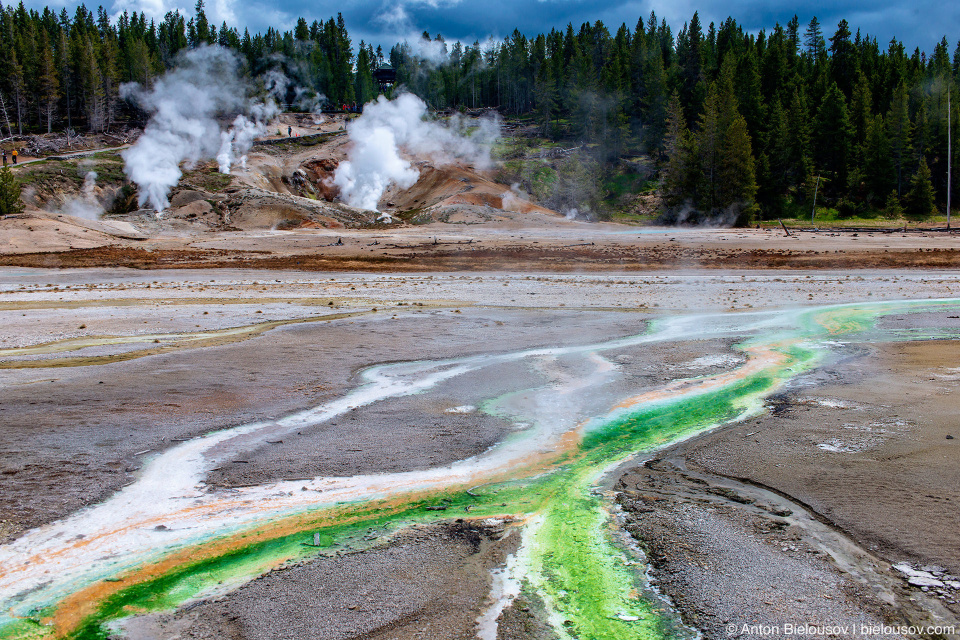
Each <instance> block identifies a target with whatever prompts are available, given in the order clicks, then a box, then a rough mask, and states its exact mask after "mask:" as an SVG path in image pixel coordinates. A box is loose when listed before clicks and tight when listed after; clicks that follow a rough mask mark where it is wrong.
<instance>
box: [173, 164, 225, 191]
mask: <svg viewBox="0 0 960 640" xmlns="http://www.w3.org/2000/svg"><path fill="white" fill-rule="evenodd" d="M232 183H233V176H231V175H229V174H226V173H220V169H219V167H217V166H216V165H215V164H213V163H208V164H206V165H203V166H199V167H197V168H196V169H193V170H190V171H185V172H184V173H183V177H182V178H181V179H180V187H181V188H193V189H202V190H204V191H209V192H211V193H217V192H219V191H223V190H224V189H226V188H227V187H229V186H230V185H231V184H232Z"/></svg>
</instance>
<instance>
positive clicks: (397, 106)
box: [333, 94, 500, 210]
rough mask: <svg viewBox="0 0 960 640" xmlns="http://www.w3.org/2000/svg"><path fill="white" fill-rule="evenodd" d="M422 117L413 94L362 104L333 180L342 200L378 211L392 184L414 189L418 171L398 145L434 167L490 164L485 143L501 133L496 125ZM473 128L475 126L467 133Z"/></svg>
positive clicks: (490, 121) (423, 110) (422, 106)
mask: <svg viewBox="0 0 960 640" xmlns="http://www.w3.org/2000/svg"><path fill="white" fill-rule="evenodd" d="M426 115H427V105H426V104H424V102H423V101H422V100H421V99H420V98H418V97H416V96H414V95H411V94H402V95H400V96H399V97H398V98H396V99H395V100H392V101H388V100H387V99H386V98H384V97H383V96H380V97H379V98H378V99H377V101H376V102H370V103H368V104H367V105H366V106H364V108H363V115H361V116H360V117H359V118H358V119H356V120H354V121H353V122H351V123H350V124H349V125H347V131H348V133H349V135H350V140H351V141H352V142H353V145H352V147H351V149H350V151H349V154H348V159H347V160H345V161H344V162H341V163H340V165H339V166H338V167H337V171H336V173H335V174H334V178H333V182H334V184H336V185H337V186H338V187H339V188H340V196H341V198H342V199H343V200H344V202H346V203H347V204H349V205H351V206H354V207H359V208H361V209H369V210H376V208H377V203H378V202H379V201H380V197H381V196H382V195H383V192H384V190H386V188H387V187H388V186H390V184H391V183H396V184H397V185H399V186H400V187H401V188H403V189H408V188H410V187H412V186H413V185H414V184H415V183H416V181H417V178H419V177H420V172H419V171H417V170H416V169H415V168H413V167H412V166H411V164H410V162H409V161H408V160H407V159H405V158H403V157H402V156H401V155H400V148H401V147H402V148H403V149H404V150H405V151H407V152H409V153H411V154H415V155H425V156H427V157H429V158H430V160H431V161H432V162H433V163H434V164H438V165H442V164H449V163H451V162H454V161H456V160H458V159H462V160H466V161H468V162H471V163H473V164H475V165H476V166H477V167H478V168H481V169H484V168H488V167H489V166H490V164H491V161H490V149H489V145H490V144H491V143H493V142H494V141H495V140H496V139H497V138H498V137H499V135H500V124H499V121H497V120H494V119H481V120H479V121H473V122H469V121H467V120H466V119H464V118H462V117H460V116H455V117H453V118H451V119H450V122H449V123H447V124H441V123H439V122H436V121H428V120H425V119H424V118H425V116H426ZM471 124H474V125H476V126H475V128H473V130H472V131H468V128H469V125H471Z"/></svg>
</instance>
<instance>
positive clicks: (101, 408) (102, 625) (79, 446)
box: [0, 268, 960, 638]
mask: <svg viewBox="0 0 960 640" xmlns="http://www.w3.org/2000/svg"><path fill="white" fill-rule="evenodd" d="M0 274H2V277H0V282H2V285H0V380H2V384H0V389H2V391H0V421H2V424H3V429H2V431H0V450H2V452H3V456H2V460H3V462H2V464H3V467H2V469H0V473H2V478H3V483H2V490H0V534H2V537H3V545H2V546H0V601H2V603H3V606H2V608H0V637H4V638H7V637H9V638H26V637H90V638H93V637H106V636H109V635H115V636H116V637H130V638H181V637H201V638H202V637H209V638H223V637H228V638H407V637H410V638H412V637H430V638H461V637H462V638H474V637H480V638H556V637H560V638H564V637H570V638H637V637H643V638H660V637H691V638H692V637H697V635H698V634H700V635H702V636H704V637H729V636H731V635H734V634H731V633H730V632H729V629H730V628H735V629H737V630H738V634H737V635H740V632H739V630H740V629H742V628H743V626H744V625H747V626H749V625H755V624H761V623H769V624H783V623H786V622H797V621H802V622H806V623H809V624H811V625H838V626H842V625H850V626H851V628H853V627H856V628H867V627H869V628H873V627H877V628H879V629H880V633H877V634H873V635H879V636H882V637H908V636H910V635H911V633H909V632H901V631H900V629H901V627H903V628H906V627H908V626H910V625H915V626H923V627H924V628H925V629H926V628H929V629H936V630H937V631H942V633H940V635H942V636H950V635H952V634H953V632H952V631H950V629H949V628H950V625H952V624H954V622H955V621H956V618H957V615H958V612H960V608H958V605H957V600H958V599H960V582H958V579H957V578H956V577H955V576H958V575H960V554H958V551H957V550H958V549H960V534H958V528H957V527H956V522H957V511H956V509H957V506H956V505H957V500H960V473H958V471H957V465H956V460H957V456H958V453H957V449H956V447H957V446H958V445H957V444H956V443H957V439H956V438H957V437H960V428H957V422H956V407H957V406H958V405H957V396H956V389H957V385H958V383H960V368H958V367H960V363H958V361H957V358H956V355H957V354H958V345H960V319H958V317H960V274H958V273H956V272H952V271H947V272H943V271H925V270H910V271H903V272H896V273H895V272H892V271H888V270H877V271H870V270H862V271H856V272H849V271H847V272H831V271H780V272H764V271H736V272H733V273H724V272H720V271H714V270H673V271H654V272H646V273H636V272H633V273H626V272H624V273H616V272H607V273H602V274H569V273H567V274H556V273H553V274H551V273H515V272H483V273H462V272H457V273H446V272H435V273H402V274H401V273H376V274H371V273H366V274H361V273H356V274H354V273H322V272H312V273H307V272H297V271H269V270H226V269H205V270H193V271H191V270H174V269H171V270H163V271H154V272H142V271H134V270H127V269H61V270H48V269H43V268H30V269H27V268H3V269H2V271H0ZM954 585H956V586H954ZM730 625H733V627H731V626H730ZM884 625H886V626H884ZM933 635H936V634H935V633H934V634H933Z"/></svg>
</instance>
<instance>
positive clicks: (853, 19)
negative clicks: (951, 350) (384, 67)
mask: <svg viewBox="0 0 960 640" xmlns="http://www.w3.org/2000/svg"><path fill="white" fill-rule="evenodd" d="M109 1H112V5H111V4H109ZM109 1H108V3H105V6H107V8H108V9H112V10H113V11H115V12H119V11H121V10H123V9H127V10H138V11H141V10H142V11H145V12H146V13H147V15H148V16H151V17H154V18H156V19H161V18H162V16H163V14H164V13H165V12H166V11H168V10H172V9H175V8H179V9H180V10H181V12H182V13H185V14H186V15H191V14H192V13H193V6H192V5H193V0H109ZM26 4H27V5H28V6H31V7H34V8H40V7H42V6H44V4H45V3H44V2H43V0H26ZM49 4H50V6H55V7H57V8H59V7H61V6H66V7H67V8H68V9H69V10H72V8H73V7H75V6H76V1H75V0H53V2H51V3H49ZM96 4H97V2H96V1H95V0H91V2H90V3H89V5H90V7H91V8H92V7H93V6H94V5H96ZM206 4H207V13H208V15H209V16H210V18H211V19H212V20H215V21H216V22H217V23H218V24H219V23H220V22H221V21H223V20H226V22H227V23H228V24H231V25H233V26H238V27H240V28H241V30H242V29H243V28H244V27H249V28H250V30H251V31H252V32H255V31H262V30H264V29H266V28H267V27H268V26H273V27H278V28H281V29H290V28H292V27H293V25H294V24H295V23H296V19H297V18H298V17H300V16H303V17H304V18H306V19H307V21H308V22H312V21H313V20H326V19H328V18H330V17H331V16H335V15H336V14H337V12H338V11H339V12H342V13H343V16H344V19H345V20H346V23H347V27H348V29H349V30H350V34H351V36H352V38H353V40H354V43H358V42H359V41H360V40H361V39H362V40H365V41H367V42H372V43H374V44H382V45H383V46H384V48H385V49H388V48H389V47H390V46H391V45H392V44H393V43H394V42H396V40H397V39H398V38H401V39H402V38H404V37H411V36H413V35H415V34H418V33H420V32H422V31H424V30H426V31H429V32H430V34H431V35H433V34H436V33H441V34H443V36H444V37H445V38H446V39H447V40H461V41H463V42H473V41H475V40H479V41H483V40H485V39H487V38H489V37H491V36H492V37H495V38H504V37H506V36H508V35H510V34H511V33H512V32H513V30H514V29H519V30H520V32H521V33H524V34H525V35H528V36H529V35H534V34H536V33H540V32H546V31H549V30H550V29H551V28H553V27H556V28H557V29H563V28H564V27H565V26H566V24H567V23H568V22H569V23H573V25H574V27H575V28H576V27H579V25H580V24H581V23H583V22H593V21H595V20H598V19H599V20H602V21H603V22H604V24H606V26H607V28H608V29H610V31H611V32H615V31H616V29H617V27H619V25H620V24H621V23H624V22H625V23H626V24H627V26H629V27H630V28H631V29H632V28H633V27H634V26H635V25H636V23H637V20H638V19H639V18H643V19H644V20H646V18H647V16H649V14H650V11H651V10H653V11H655V12H656V13H657V16H658V17H659V18H666V19H667V22H668V23H669V24H670V26H671V27H672V28H673V30H674V33H676V32H677V31H679V29H680V28H681V27H682V26H683V24H684V23H685V22H687V21H689V20H690V18H691V16H693V12H694V11H699V14H700V20H701V22H702V24H703V26H704V29H706V27H707V25H709V24H710V22H715V23H717V24H719V23H720V22H722V21H723V20H724V19H726V18H727V17H728V16H732V17H733V18H734V19H735V20H736V21H737V22H738V23H740V24H741V25H742V26H743V27H744V28H745V29H746V30H747V31H750V32H752V33H756V32H759V31H760V30H761V29H766V30H770V29H772V28H773V26H774V25H775V24H776V23H778V22H779V23H780V24H786V23H787V21H789V20H790V18H791V17H793V15H794V14H796V15H797V16H798V18H799V19H800V24H801V27H802V28H805V27H806V24H807V23H808V22H809V20H810V18H812V17H813V16H817V18H818V19H819V21H820V24H821V25H822V28H823V32H824V36H825V37H827V38H829V37H830V36H832V35H833V33H834V32H835V31H836V27H837V23H838V22H839V21H840V20H841V19H843V18H845V19H846V20H847V21H848V22H849V23H850V27H851V30H852V31H853V32H854V33H856V31H857V29H858V28H859V29H860V31H861V33H862V34H863V35H867V34H869V35H870V36H872V37H875V38H877V40H878V41H879V43H880V45H881V47H882V48H885V47H886V44H887V42H889V40H890V39H891V38H893V37H896V38H897V39H899V40H901V41H902V42H903V43H904V44H905V45H906V46H907V48H908V50H912V49H913V48H914V47H920V48H921V49H922V50H925V51H930V50H932V49H933V47H934V45H935V44H936V43H937V42H939V41H940V39H941V38H942V37H943V36H947V38H948V41H949V42H950V50H951V53H952V52H953V47H954V46H956V44H957V42H956V38H957V37H958V36H960V28H958V27H960V3H955V2H942V1H940V0H937V1H934V0H919V1H912V2H904V1H903V0H897V1H894V0H875V1H873V2H864V1H863V0H840V1H830V0H813V1H811V2H805V3H802V4H800V3H795V2H786V1H784V0H775V1H772V2H771V1H763V0H672V1H670V2H663V1H655V0H610V1H606V2H603V1H602V2H596V1H590V0H404V1H402V2H396V1H395V0H387V1H385V0H354V1H353V2H350V3H343V2H340V1H338V0H309V1H308V0H280V1H279V2H268V1H267V0H206ZM181 5H183V6H181ZM398 12H399V13H400V14H402V16H405V17H406V20H405V21H403V20H400V21H397V20H394V21H392V22H391V21H390V20H389V19H388V20H385V19H384V17H385V16H393V17H396V15H397V14H398Z"/></svg>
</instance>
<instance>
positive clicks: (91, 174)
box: [60, 171, 103, 220]
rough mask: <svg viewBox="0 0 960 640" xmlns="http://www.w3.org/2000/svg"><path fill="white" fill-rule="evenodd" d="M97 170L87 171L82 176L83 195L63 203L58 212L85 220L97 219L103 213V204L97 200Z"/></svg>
mask: <svg viewBox="0 0 960 640" xmlns="http://www.w3.org/2000/svg"><path fill="white" fill-rule="evenodd" d="M96 186H97V172H96V171H88V172H87V174H86V175H85V176H84V178H83V192H82V193H83V195H82V196H81V197H79V198H72V199H70V200H67V201H66V202H64V203H63V206H62V207H61V208H60V213H65V214H67V215H70V216H75V217H77V218H84V219H86V220H99V219H100V216H101V215H103V206H101V204H100V202H99V201H98V200H97V194H96V191H95V189H96Z"/></svg>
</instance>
